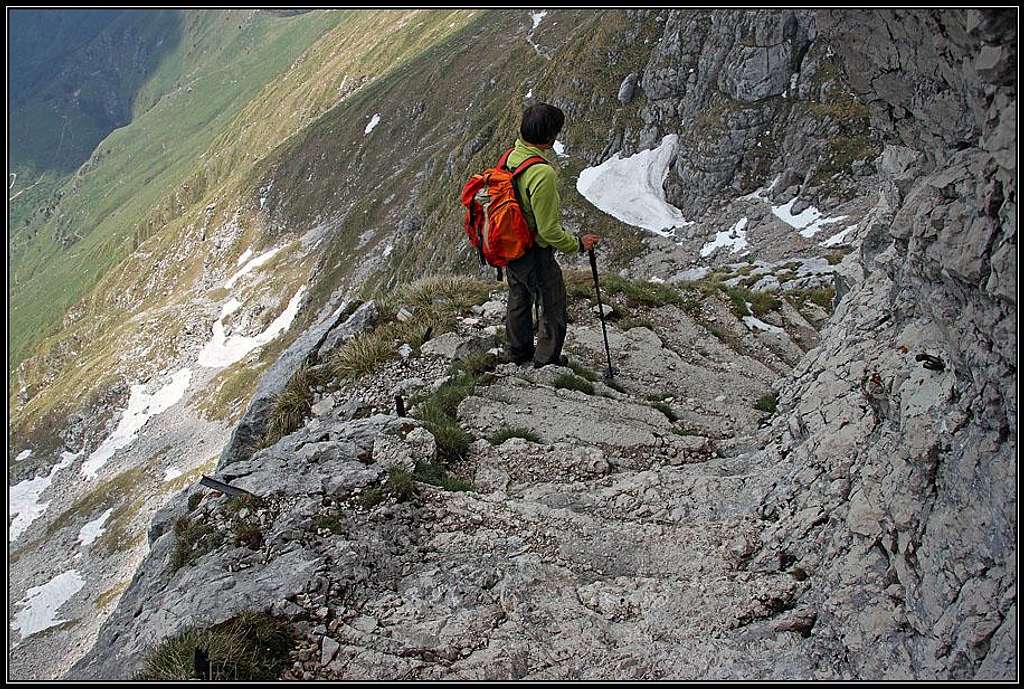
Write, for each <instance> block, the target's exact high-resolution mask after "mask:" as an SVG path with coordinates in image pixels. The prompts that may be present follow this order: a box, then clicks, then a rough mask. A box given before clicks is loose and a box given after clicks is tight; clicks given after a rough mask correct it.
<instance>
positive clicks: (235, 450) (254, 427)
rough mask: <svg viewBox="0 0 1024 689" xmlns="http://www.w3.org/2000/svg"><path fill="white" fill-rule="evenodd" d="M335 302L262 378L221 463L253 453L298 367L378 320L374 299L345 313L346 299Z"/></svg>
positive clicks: (314, 360)
mask: <svg viewBox="0 0 1024 689" xmlns="http://www.w3.org/2000/svg"><path fill="white" fill-rule="evenodd" d="M335 303H336V302H335V300H333V299H332V300H331V301H330V302H329V303H328V304H327V305H326V306H325V307H324V308H323V309H321V313H320V316H319V318H318V319H317V322H316V323H315V324H314V325H313V326H312V327H310V328H308V329H306V330H305V331H303V332H302V334H301V335H299V336H298V337H297V338H296V339H295V341H294V342H292V343H291V344H290V345H289V346H288V348H287V349H285V350H284V352H283V353H282V354H281V356H280V357H278V359H277V361H275V362H274V364H273V365H272V366H271V367H270V368H269V369H268V370H267V372H266V373H264V374H263V376H262V377H261V378H260V382H259V385H257V387H256V391H255V392H254V393H253V396H252V400H251V401H250V402H249V408H248V409H247V410H246V412H245V415H244V416H243V417H242V419H241V420H240V421H239V422H238V425H236V426H235V430H234V431H232V433H231V439H230V440H229V441H228V443H227V445H225V446H224V449H223V450H222V451H221V455H220V466H227V465H228V464H233V463H235V462H240V461H243V460H245V459H248V458H249V457H250V456H251V455H252V453H253V451H254V449H255V448H256V447H258V446H259V444H260V442H261V441H262V439H263V437H264V435H265V434H266V430H267V422H268V419H269V418H270V413H271V412H272V411H273V409H274V403H275V402H276V400H277V396H278V395H279V394H280V393H281V391H282V390H284V388H285V386H287V385H288V381H289V380H291V377H292V376H293V375H294V374H295V372H296V371H298V370H299V369H300V368H302V366H304V365H306V364H315V363H317V362H318V361H319V359H320V357H322V356H324V355H326V354H327V352H329V351H330V350H331V349H333V348H334V347H336V346H338V345H339V344H341V343H343V342H345V341H347V340H348V339H350V338H352V337H354V336H355V335H356V334H358V333H360V332H362V331H363V330H365V329H367V328H369V327H370V326H371V325H373V323H374V322H376V319H377V307H376V305H375V304H374V302H373V301H368V302H366V303H364V304H361V305H360V306H359V307H358V308H356V309H355V310H354V311H353V312H352V313H350V314H346V313H345V307H346V306H347V304H346V303H343V304H341V305H340V306H337V307H335Z"/></svg>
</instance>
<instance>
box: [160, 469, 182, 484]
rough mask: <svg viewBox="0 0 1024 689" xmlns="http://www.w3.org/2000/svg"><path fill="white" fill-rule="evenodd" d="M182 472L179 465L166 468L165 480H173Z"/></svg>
mask: <svg viewBox="0 0 1024 689" xmlns="http://www.w3.org/2000/svg"><path fill="white" fill-rule="evenodd" d="M181 474H182V471H181V469H179V468H178V467H171V468H170V469H166V470H165V471H164V482H165V483H166V482H167V481H173V480H174V479H176V478H178V477H179V476H181Z"/></svg>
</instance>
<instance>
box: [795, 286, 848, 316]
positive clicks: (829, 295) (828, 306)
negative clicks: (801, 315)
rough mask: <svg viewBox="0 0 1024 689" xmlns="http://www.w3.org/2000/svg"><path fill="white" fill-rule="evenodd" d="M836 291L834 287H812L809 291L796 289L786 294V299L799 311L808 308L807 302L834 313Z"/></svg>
mask: <svg viewBox="0 0 1024 689" xmlns="http://www.w3.org/2000/svg"><path fill="white" fill-rule="evenodd" d="M835 296H836V290H835V288H833V287H812V288H809V289H794V290H789V291H788V292H786V294H785V297H786V299H788V300H789V303H791V304H792V305H793V306H795V307H796V309H797V310H798V311H799V310H801V309H803V308H804V306H806V304H807V302H812V303H814V304H817V305H818V306H820V307H821V308H823V309H825V311H827V312H829V313H831V312H832V301H833V299H835Z"/></svg>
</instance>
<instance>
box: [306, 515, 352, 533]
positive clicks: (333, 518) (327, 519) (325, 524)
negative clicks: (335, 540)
mask: <svg viewBox="0 0 1024 689" xmlns="http://www.w3.org/2000/svg"><path fill="white" fill-rule="evenodd" d="M313 527H314V528H315V529H316V530H317V531H319V530H321V529H326V530H327V531H330V532H331V533H332V534H334V535H335V536H341V535H343V534H344V533H345V521H344V518H343V516H342V513H340V512H337V513H334V514H319V515H317V516H316V518H315V519H314V520H313Z"/></svg>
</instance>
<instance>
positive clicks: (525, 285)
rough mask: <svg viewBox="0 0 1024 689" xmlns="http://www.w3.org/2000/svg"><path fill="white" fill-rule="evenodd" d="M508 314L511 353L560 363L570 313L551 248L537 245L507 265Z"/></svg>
mask: <svg viewBox="0 0 1024 689" xmlns="http://www.w3.org/2000/svg"><path fill="white" fill-rule="evenodd" d="M505 274H506V275H507V276H508V315H507V316H506V318H505V332H506V333H507V336H508V349H509V355H510V356H512V357H513V358H515V359H518V360H522V361H525V360H528V359H530V358H531V357H532V358H533V361H534V362H535V363H537V364H540V365H542V366H543V365H545V364H555V363H558V359H559V357H560V356H561V354H562V344H563V343H564V342H565V328H566V323H567V322H568V319H569V314H568V313H567V312H566V307H565V282H563V280H562V270H561V268H559V267H558V263H557V262H556V261H555V251H554V249H552V248H551V247H547V248H544V249H542V248H541V247H539V246H536V245H534V246H533V248H531V249H530V250H529V251H527V252H526V254H525V255H523V256H522V257H521V258H518V259H516V260H515V261H512V262H511V263H509V264H508V267H507V268H506V269H505ZM535 302H536V303H538V304H540V307H541V316H540V329H539V333H538V336H537V346H536V348H534V346H533V314H532V313H531V311H532V308H533V304H534V303H535Z"/></svg>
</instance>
